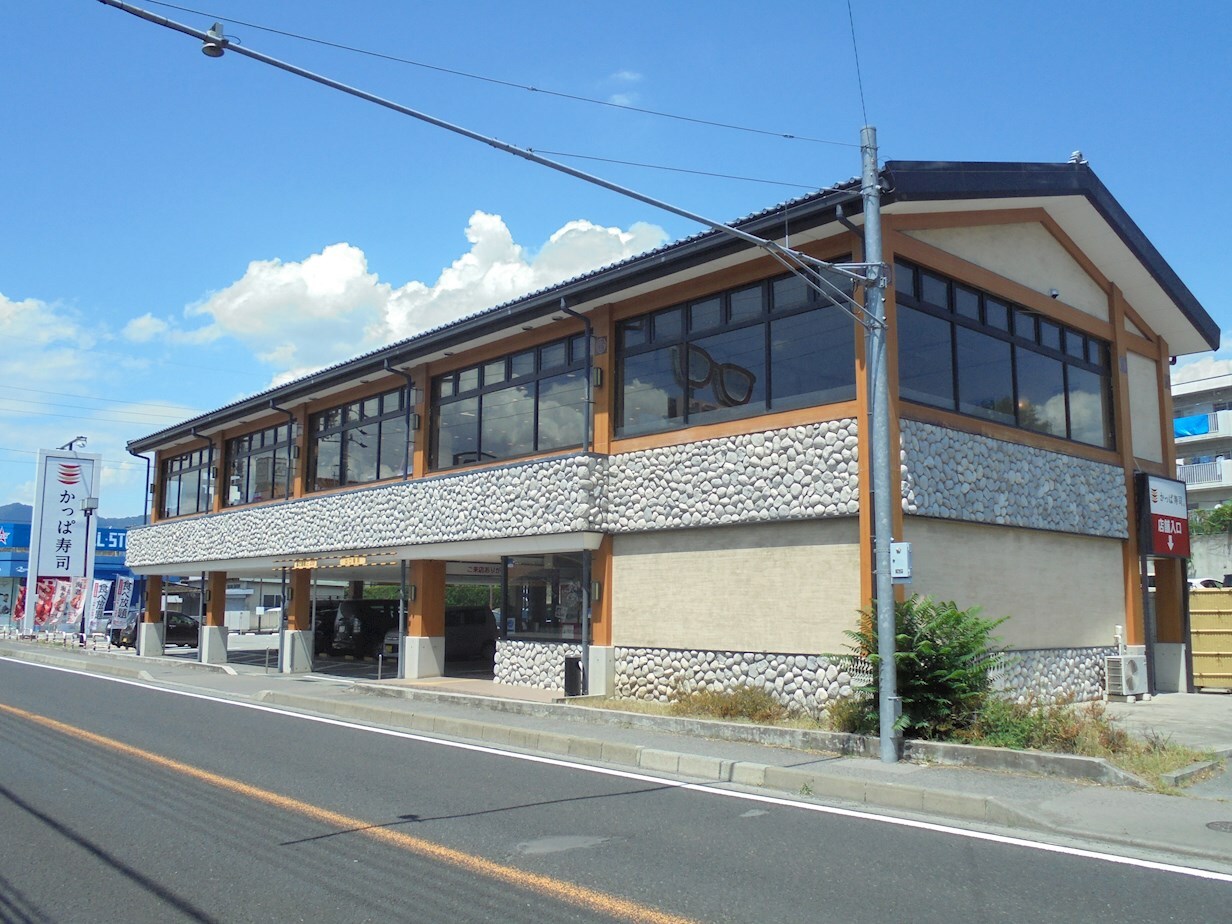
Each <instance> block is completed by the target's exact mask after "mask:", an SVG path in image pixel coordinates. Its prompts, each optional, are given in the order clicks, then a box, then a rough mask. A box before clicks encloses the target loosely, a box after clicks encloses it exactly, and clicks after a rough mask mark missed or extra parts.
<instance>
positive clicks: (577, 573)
mask: <svg viewBox="0 0 1232 924" xmlns="http://www.w3.org/2000/svg"><path fill="white" fill-rule="evenodd" d="M504 568H505V587H506V588H507V591H506V592H507V594H508V596H506V598H505V600H504V601H503V603H502V606H501V608H500V626H499V628H500V631H501V634H502V636H504V637H505V638H510V639H526V640H538V641H560V640H565V639H578V638H581V636H582V616H583V608H582V603H583V595H582V557H581V555H580V554H576V553H573V554H562V553H559V552H558V553H556V554H554V555H528V556H518V557H517V558H506V559H505V560H504Z"/></svg>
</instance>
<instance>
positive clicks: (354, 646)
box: [313, 600, 398, 658]
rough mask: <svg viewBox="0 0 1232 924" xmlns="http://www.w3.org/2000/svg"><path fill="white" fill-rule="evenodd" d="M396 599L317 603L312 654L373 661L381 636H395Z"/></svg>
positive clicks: (378, 651) (382, 640)
mask: <svg viewBox="0 0 1232 924" xmlns="http://www.w3.org/2000/svg"><path fill="white" fill-rule="evenodd" d="M397 629H398V601H397V600H331V601H327V602H322V603H318V604H317V611H316V631H315V632H314V633H313V652H314V653H315V654H326V655H344V654H349V655H354V656H355V657H357V658H375V657H376V656H377V655H379V654H380V653H381V652H382V651H383V650H384V642H385V635H386V633H387V632H389V631H390V630H393V631H394V632H395V633H397Z"/></svg>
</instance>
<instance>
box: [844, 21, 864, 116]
mask: <svg viewBox="0 0 1232 924" xmlns="http://www.w3.org/2000/svg"><path fill="white" fill-rule="evenodd" d="M847 20H848V22H850V23H851V50H852V51H854V52H855V56H856V83H857V84H859V86H860V112H861V113H863V115H864V124H865V125H867V124H868V107H867V106H865V105H864V75H863V74H862V73H861V72H860V46H859V44H858V43H857V42H856V17H855V13H853V12H852V11H851V0H847Z"/></svg>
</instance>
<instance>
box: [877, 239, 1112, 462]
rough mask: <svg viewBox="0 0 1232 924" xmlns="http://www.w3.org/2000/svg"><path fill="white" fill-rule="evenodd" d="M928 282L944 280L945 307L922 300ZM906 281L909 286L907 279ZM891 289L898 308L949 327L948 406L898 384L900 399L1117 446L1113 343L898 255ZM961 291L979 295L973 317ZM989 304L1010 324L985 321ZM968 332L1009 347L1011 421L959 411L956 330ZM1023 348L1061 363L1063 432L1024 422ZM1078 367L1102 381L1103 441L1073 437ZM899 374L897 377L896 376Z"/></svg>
mask: <svg viewBox="0 0 1232 924" xmlns="http://www.w3.org/2000/svg"><path fill="white" fill-rule="evenodd" d="M926 276H927V277H928V278H929V279H931V280H944V281H945V282H946V289H947V292H948V302H947V305H946V306H945V307H942V306H939V305H934V304H933V303H931V302H928V301H925V299H924V298H923V295H922V286H923V283H924V279H925V277H926ZM908 279H909V280H910V284H907V280H908ZM894 291H895V304H896V305H897V306H899V307H900V308H908V309H910V310H912V311H915V312H917V313H920V314H923V315H926V316H929V317H933V318H937V319H940V320H941V321H944V322H946V323H947V324H948V325H949V344H950V395H949V397H950V401H949V403H948V404H944V405H943V404H939V403H938V404H934V403H930V402H928V401H923V400H921V399H918V398H912V397H908V396H905V395H903V394H902V386H901V382H900V386H899V397H900V398H901V399H902V400H904V401H910V402H912V403H913V404H920V405H923V406H925V407H933V408H938V409H940V410H944V411H948V412H950V413H953V414H960V415H962V416H964V417H972V418H974V419H977V420H983V421H986V422H990V423H994V424H997V425H1000V426H1004V427H1010V428H1013V429H1015V430H1022V431H1024V432H1027V433H1040V434H1043V435H1045V436H1051V437H1054V438H1056V439H1063V440H1065V441H1067V442H1071V443H1075V444H1077V445H1080V446H1091V447H1094V448H1097V449H1106V450H1110V451H1115V450H1116V448H1117V444H1118V438H1119V434H1118V433H1117V430H1116V420H1115V415H1114V412H1113V411H1114V408H1113V382H1112V368H1111V352H1112V351H1111V344H1110V343H1109V342H1108V341H1106V340H1104V339H1102V338H1101V337H1098V336H1096V335H1094V334H1091V333H1089V332H1087V331H1084V330H1082V329H1080V328H1077V327H1074V326H1072V325H1069V324H1066V323H1064V322H1062V321H1059V320H1057V319H1056V318H1052V317H1049V316H1047V315H1045V314H1044V313H1043V312H1040V311H1037V310H1035V309H1033V308H1028V307H1026V306H1023V305H1020V304H1018V303H1016V302H1014V301H1013V300H1012V299H1009V298H1006V297H1004V296H1002V295H1001V294H999V293H996V292H989V291H987V290H986V289H982V288H980V287H978V286H973V285H970V284H969V283H966V282H963V281H961V280H957V279H954V278H952V277H949V276H946V275H945V274H944V273H940V272H938V271H937V270H934V269H932V268H930V267H928V266H925V265H924V264H921V263H918V262H916V261H914V260H905V259H902V258H898V259H896V260H895V261H894ZM957 291H963V292H966V293H972V292H974V293H976V294H977V295H978V312H977V314H978V316H977V317H971V316H969V315H967V314H964V313H960V312H959V311H958V310H957V305H956V304H955V292H957ZM990 301H991V302H993V303H994V304H995V305H996V306H997V310H998V315H999V314H1000V311H1001V309H1004V310H1005V312H1006V318H1007V320H1008V322H1009V323H1008V324H1006V325H1005V327H1002V326H1000V325H999V324H997V323H995V322H994V323H990V322H989V320H988V302H990ZM960 329H964V330H970V331H974V332H976V333H978V334H981V335H983V336H985V337H989V338H991V339H993V340H998V341H1003V342H1005V343H1008V344H1009V345H1010V361H1011V381H1012V388H1013V405H1014V415H1013V417H1014V419H1013V421H1012V422H1006V421H1000V420H993V419H990V418H989V417H987V416H984V415H980V414H973V413H971V412H968V411H964V410H961V409H960V408H961V406H962V402H963V394H962V390H961V384H962V375H961V371H960V368H959V362H958V352H959V351H958V334H957V332H958V330H960ZM1045 340H1055V343H1056V346H1055V347H1054V346H1050V345H1046V344H1045ZM1071 340H1072V341H1073V342H1074V343H1081V344H1082V347H1081V350H1078V351H1075V348H1074V347H1073V346H1071ZM898 344H899V351H900V352H899V362H900V363H901V362H902V355H903V354H902V350H903V348H904V343H903V340H902V338H901V337H900V338H899V340H898ZM1022 351H1025V352H1028V353H1031V354H1034V355H1038V356H1041V357H1046V358H1048V359H1051V360H1055V361H1057V362H1059V363H1060V365H1061V390H1060V395H1061V396H1063V397H1064V412H1065V413H1064V419H1065V420H1064V422H1065V428H1064V429H1065V432H1064V433H1054V432H1051V431H1049V430H1045V429H1042V428H1039V427H1032V426H1029V425H1027V424H1025V423H1024V422H1023V419H1024V416H1025V415H1024V408H1023V405H1022V401H1023V391H1024V388H1025V386H1026V384H1027V383H1025V382H1024V381H1022V379H1021V377H1020V366H1021V362H1020V358H1019V357H1020V352H1022ZM1071 369H1074V370H1081V371H1083V372H1087V373H1092V374H1094V375H1095V376H1096V378H1097V380H1098V381H1099V383H1100V385H1101V393H1100V396H1099V397H1100V403H1101V406H1102V412H1103V431H1104V434H1105V440H1104V442H1103V443H1092V442H1088V441H1086V440H1084V439H1080V438H1078V437H1076V436H1074V432H1075V425H1074V415H1073V413H1072V409H1071V396H1072V394H1073V389H1072V388H1071V385H1070V370H1071ZM900 378H901V377H900Z"/></svg>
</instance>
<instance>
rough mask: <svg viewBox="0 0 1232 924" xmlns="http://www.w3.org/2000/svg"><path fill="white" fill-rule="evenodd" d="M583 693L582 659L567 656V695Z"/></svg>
mask: <svg viewBox="0 0 1232 924" xmlns="http://www.w3.org/2000/svg"><path fill="white" fill-rule="evenodd" d="M581 695H582V659H581V658H575V657H566V658H565V696H581Z"/></svg>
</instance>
